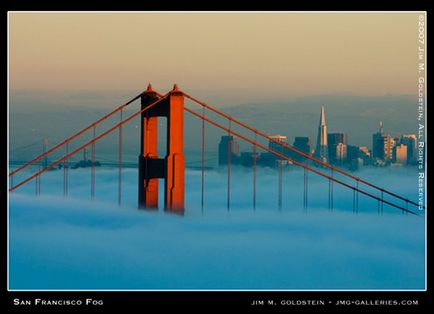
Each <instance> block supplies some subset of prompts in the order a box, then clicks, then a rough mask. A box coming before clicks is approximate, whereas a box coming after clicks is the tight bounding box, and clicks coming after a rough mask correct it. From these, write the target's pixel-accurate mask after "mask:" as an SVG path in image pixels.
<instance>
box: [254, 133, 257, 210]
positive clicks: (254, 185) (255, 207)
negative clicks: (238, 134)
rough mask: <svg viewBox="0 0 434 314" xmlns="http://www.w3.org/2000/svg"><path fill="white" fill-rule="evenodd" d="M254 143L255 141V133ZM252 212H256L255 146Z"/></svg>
mask: <svg viewBox="0 0 434 314" xmlns="http://www.w3.org/2000/svg"><path fill="white" fill-rule="evenodd" d="M254 141H255V143H256V141H257V134H256V132H255V139H254ZM253 210H256V145H253Z"/></svg>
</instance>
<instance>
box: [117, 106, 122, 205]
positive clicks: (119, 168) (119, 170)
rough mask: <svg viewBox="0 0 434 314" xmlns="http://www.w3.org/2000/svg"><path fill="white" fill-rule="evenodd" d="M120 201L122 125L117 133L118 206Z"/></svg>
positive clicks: (120, 113)
mask: <svg viewBox="0 0 434 314" xmlns="http://www.w3.org/2000/svg"><path fill="white" fill-rule="evenodd" d="M119 122H122V110H121V111H119ZM121 203H122V125H120V126H119V133H118V206H121Z"/></svg>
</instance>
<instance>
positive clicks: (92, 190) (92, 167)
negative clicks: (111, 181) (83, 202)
mask: <svg viewBox="0 0 434 314" xmlns="http://www.w3.org/2000/svg"><path fill="white" fill-rule="evenodd" d="M94 139H95V126H94V127H93V140H94ZM91 159H92V160H91V165H90V197H91V199H92V200H93V199H94V198H95V141H93V142H92V157H91ZM85 162H86V160H85Z"/></svg>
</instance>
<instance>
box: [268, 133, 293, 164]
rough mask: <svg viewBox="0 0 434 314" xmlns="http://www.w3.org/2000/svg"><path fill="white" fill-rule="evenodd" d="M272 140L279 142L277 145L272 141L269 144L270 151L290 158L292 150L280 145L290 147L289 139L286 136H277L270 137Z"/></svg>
mask: <svg viewBox="0 0 434 314" xmlns="http://www.w3.org/2000/svg"><path fill="white" fill-rule="evenodd" d="M270 138H272V139H273V140H275V141H277V143H276V142H275V141H271V140H270V141H269V142H268V148H269V149H271V150H273V151H275V152H277V153H279V154H282V155H284V156H286V157H289V156H290V149H289V148H287V147H284V146H282V145H280V144H279V143H283V144H286V145H288V138H287V137H286V136H285V135H281V134H277V135H273V136H270ZM273 156H276V155H273ZM276 159H282V158H279V157H277V156H276Z"/></svg>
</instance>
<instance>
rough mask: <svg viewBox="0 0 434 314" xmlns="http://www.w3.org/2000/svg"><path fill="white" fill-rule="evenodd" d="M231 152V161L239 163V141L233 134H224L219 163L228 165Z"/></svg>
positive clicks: (220, 145)
mask: <svg viewBox="0 0 434 314" xmlns="http://www.w3.org/2000/svg"><path fill="white" fill-rule="evenodd" d="M229 152H230V158H231V163H237V162H238V156H239V153H240V148H239V146H238V143H237V141H236V140H235V138H234V137H233V136H232V135H230V136H228V135H224V136H222V137H221V140H220V143H219V165H227V163H228V156H229Z"/></svg>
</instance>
